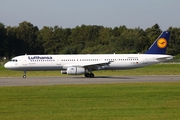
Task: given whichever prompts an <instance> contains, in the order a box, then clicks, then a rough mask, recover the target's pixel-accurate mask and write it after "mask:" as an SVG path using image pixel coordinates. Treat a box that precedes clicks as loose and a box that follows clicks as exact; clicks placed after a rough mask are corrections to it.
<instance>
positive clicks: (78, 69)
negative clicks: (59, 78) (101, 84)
mask: <svg viewBox="0 0 180 120" xmlns="http://www.w3.org/2000/svg"><path fill="white" fill-rule="evenodd" d="M61 73H62V74H68V75H80V74H84V73H85V69H84V68H82V67H68V68H67V70H62V71H61Z"/></svg>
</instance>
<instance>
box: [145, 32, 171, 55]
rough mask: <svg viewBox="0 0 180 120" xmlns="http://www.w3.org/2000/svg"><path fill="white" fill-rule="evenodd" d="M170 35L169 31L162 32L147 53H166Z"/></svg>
mask: <svg viewBox="0 0 180 120" xmlns="http://www.w3.org/2000/svg"><path fill="white" fill-rule="evenodd" d="M169 37H170V32H169V31H164V32H162V33H161V35H160V36H159V37H158V38H157V39H156V41H155V42H154V43H153V44H152V45H151V47H150V48H149V50H147V51H146V52H145V54H166V48H167V45H168V41H169Z"/></svg>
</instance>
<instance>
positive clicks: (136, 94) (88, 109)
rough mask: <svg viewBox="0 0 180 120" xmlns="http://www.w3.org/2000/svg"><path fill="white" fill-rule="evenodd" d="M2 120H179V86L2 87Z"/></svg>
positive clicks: (169, 84) (166, 84)
mask: <svg viewBox="0 0 180 120" xmlns="http://www.w3.org/2000/svg"><path fill="white" fill-rule="evenodd" d="M0 91H1V92H0V119H1V120H179V119H180V114H179V111H180V83H179V82H177V83H120V84H98V85H59V86H24V87H0Z"/></svg>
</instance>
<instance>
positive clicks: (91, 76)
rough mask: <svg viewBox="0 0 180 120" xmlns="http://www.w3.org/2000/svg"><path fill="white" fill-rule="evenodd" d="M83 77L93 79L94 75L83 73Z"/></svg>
mask: <svg viewBox="0 0 180 120" xmlns="http://www.w3.org/2000/svg"><path fill="white" fill-rule="evenodd" d="M84 76H85V77H89V78H94V74H93V73H85V74H84Z"/></svg>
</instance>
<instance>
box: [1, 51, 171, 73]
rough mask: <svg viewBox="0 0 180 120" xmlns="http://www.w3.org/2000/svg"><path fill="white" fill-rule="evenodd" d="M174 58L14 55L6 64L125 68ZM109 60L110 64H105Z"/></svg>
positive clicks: (17, 67) (33, 68)
mask: <svg viewBox="0 0 180 120" xmlns="http://www.w3.org/2000/svg"><path fill="white" fill-rule="evenodd" d="M172 58H173V56H171V55H156V54H87V55H86V54H80V55H79V54H77V55H22V56H17V57H14V58H13V59H12V60H11V61H9V62H7V63H6V64H5V65H4V66H5V68H8V69H12V70H22V71H36V70H39V71H40V70H43V71H44V70H66V69H67V68H68V67H72V66H76V67H77V66H80V67H83V66H88V67H91V65H93V67H92V70H108V69H110V70H123V69H133V68H139V67H143V66H148V65H152V64H156V63H159V62H164V61H167V60H170V59H172ZM108 62H109V64H104V63H108Z"/></svg>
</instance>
